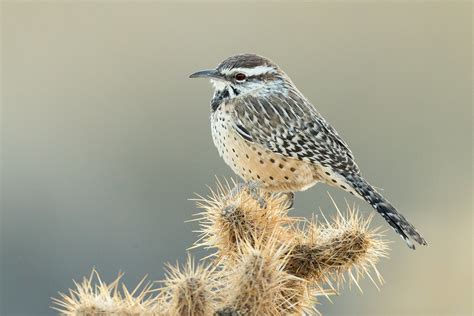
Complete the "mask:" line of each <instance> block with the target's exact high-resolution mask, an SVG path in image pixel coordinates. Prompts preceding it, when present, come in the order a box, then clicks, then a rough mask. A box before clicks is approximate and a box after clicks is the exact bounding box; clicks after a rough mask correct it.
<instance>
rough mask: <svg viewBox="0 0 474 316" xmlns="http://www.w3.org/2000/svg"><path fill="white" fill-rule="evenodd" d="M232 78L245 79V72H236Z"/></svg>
mask: <svg viewBox="0 0 474 316" xmlns="http://www.w3.org/2000/svg"><path fill="white" fill-rule="evenodd" d="M234 78H235V80H237V81H244V80H245V79H247V76H246V75H245V74H243V73H241V72H239V73H236V74H235V77H234Z"/></svg>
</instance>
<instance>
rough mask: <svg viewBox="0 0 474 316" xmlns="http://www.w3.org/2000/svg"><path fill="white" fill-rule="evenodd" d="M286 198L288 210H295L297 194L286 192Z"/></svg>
mask: <svg viewBox="0 0 474 316" xmlns="http://www.w3.org/2000/svg"><path fill="white" fill-rule="evenodd" d="M283 195H284V196H286V208H287V209H288V210H289V209H290V208H293V206H294V205H295V193H293V192H285V193H283Z"/></svg>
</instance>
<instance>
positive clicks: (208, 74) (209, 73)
mask: <svg viewBox="0 0 474 316" xmlns="http://www.w3.org/2000/svg"><path fill="white" fill-rule="evenodd" d="M189 78H212V79H221V80H222V79H223V78H222V76H221V74H219V72H218V71H217V70H215V69H209V70H201V71H198V72H195V73H193V74H191V75H190V76H189Z"/></svg>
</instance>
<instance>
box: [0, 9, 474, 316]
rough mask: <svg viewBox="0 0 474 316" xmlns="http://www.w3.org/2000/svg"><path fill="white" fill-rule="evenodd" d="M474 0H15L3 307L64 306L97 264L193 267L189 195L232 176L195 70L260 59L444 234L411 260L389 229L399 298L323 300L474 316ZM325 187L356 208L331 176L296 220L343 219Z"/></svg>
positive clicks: (429, 232)
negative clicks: (317, 215) (62, 296)
mask: <svg viewBox="0 0 474 316" xmlns="http://www.w3.org/2000/svg"><path fill="white" fill-rule="evenodd" d="M471 6H472V4H471V3H470V2H469V1H466V2H458V1H437V2H422V1H412V2H405V1H403V2H398V3H395V2H384V1H378V2H326V1H325V2H316V3H297V2H293V1H289V2H286V3H284V2H283V3H269V2H267V3H258V4H257V3H252V2H245V3H239V2H231V3H230V2H227V3H222V2H201V3H191V2H188V3H186V2H177V3H171V2H167V3H166V2H153V1H148V2H135V1H128V2H127V1H124V2H112V1H67V2H66V1H65V2H60V1H54V2H53V1H51V2H44V1H2V2H1V10H2V12H1V44H2V47H1V55H2V56H1V80H2V82H1V92H2V98H1V102H2V109H1V110H2V111H1V117H2V121H1V132H2V139H1V162H2V174H1V213H0V220H1V257H0V262H1V302H0V305H1V309H0V314H1V315H52V314H54V312H53V311H52V310H51V309H50V308H49V305H50V297H51V296H55V295H56V292H57V291H65V290H67V289H68V288H69V287H71V286H72V279H76V280H77V279H80V278H81V277H82V276H83V275H87V274H89V273H90V271H91V269H92V267H94V266H95V267H97V269H98V270H99V271H100V272H101V274H102V276H103V277H104V279H105V280H108V281H110V280H112V279H113V278H114V277H115V276H116V273H117V272H118V271H119V270H122V271H125V272H126V275H125V278H124V280H125V282H126V283H127V284H128V285H129V286H134V285H135V284H136V282H138V281H139V279H141V278H142V277H143V275H144V274H149V276H150V278H151V279H161V278H162V277H163V268H162V267H163V264H164V263H165V262H169V261H171V262H175V261H176V260H180V261H183V259H184V258H185V256H186V252H185V249H186V248H187V247H189V246H191V245H192V243H193V241H194V240H195V239H196V236H197V234H196V233H194V232H193V230H196V229H197V228H198V227H197V224H196V223H185V221H186V220H189V219H191V218H193V215H194V214H196V213H197V210H196V209H195V207H194V203H193V202H192V201H189V200H188V198H192V197H194V192H197V193H200V194H206V193H207V192H208V190H207V188H206V185H208V184H209V185H213V183H214V181H215V179H214V176H215V175H218V176H233V175H232V173H231V171H230V169H229V168H228V167H227V166H226V165H225V164H224V162H223V161H222V160H221V159H220V158H219V156H218V154H217V151H216V150H215V149H214V147H213V144H212V141H211V136H210V129H209V121H208V117H209V105H208V104H209V100H210V97H211V93H212V89H211V87H210V85H209V84H208V83H207V82H205V81H204V80H200V81H199V80H188V78H187V77H188V75H189V74H190V73H191V72H193V71H196V70H200V69H203V68H208V67H212V66H215V65H217V64H218V63H219V62H220V61H221V60H222V59H224V58H225V57H227V56H229V55H232V54H236V53H240V52H256V53H259V54H262V55H265V56H267V57H270V58H271V59H273V60H274V61H276V62H277V63H278V64H280V66H281V67H282V68H283V69H284V70H285V71H286V72H287V73H288V74H289V75H290V76H291V77H292V79H293V80H294V82H295V83H296V84H297V86H298V87H299V89H300V90H301V91H302V92H303V93H304V94H305V95H306V96H307V97H308V98H309V99H310V100H312V101H313V102H314V103H315V104H316V105H317V107H318V109H319V111H320V112H321V113H322V114H323V115H324V116H325V117H326V118H327V119H328V120H329V121H330V122H331V123H332V124H333V125H334V126H335V127H336V128H337V129H338V131H339V132H340V134H341V135H342V136H343V138H344V139H345V140H346V141H347V142H348V143H349V144H350V146H351V148H352V149H353V151H354V153H355V155H356V158H357V161H358V163H359V166H360V167H361V169H362V170H363V173H364V174H365V176H366V177H367V178H368V179H369V180H370V181H371V182H372V183H373V184H375V185H376V186H378V187H381V188H384V193H385V195H386V196H387V197H388V198H389V199H390V200H392V201H393V202H394V204H395V205H397V206H398V208H399V209H400V210H401V211H402V212H403V213H404V214H406V215H407V217H408V218H409V219H410V220H411V221H412V222H413V223H414V224H415V225H416V226H417V227H418V228H419V230H420V231H421V232H422V233H423V234H424V236H425V237H426V239H427V240H428V242H429V247H426V248H420V249H418V250H416V251H415V252H413V251H410V250H409V249H408V248H407V247H406V246H405V244H404V243H403V242H402V241H401V240H400V239H399V238H398V237H397V236H396V235H395V234H394V233H393V232H392V231H391V230H388V231H387V234H388V238H389V239H391V240H393V241H394V243H393V244H392V251H391V259H390V260H383V261H382V262H381V264H380V265H379V269H380V271H381V272H382V274H383V275H384V277H385V280H386V284H385V285H384V286H383V287H382V291H381V292H378V291H377V290H376V289H375V287H374V286H373V285H372V284H371V283H370V281H368V280H365V281H363V282H362V288H363V289H364V294H363V295H362V294H361V293H360V292H359V291H358V290H357V289H352V290H349V289H346V290H344V291H343V292H342V295H341V296H340V297H336V298H334V299H333V301H334V304H331V303H330V302H328V301H324V300H323V301H322V305H320V306H319V310H320V311H322V312H323V314H324V315H470V314H471V311H472V310H471V308H472V294H473V293H472V249H473V248H472V236H473V234H472V223H473V222H472V108H471V88H472V64H471V56H472V48H471V38H472V33H471V32H472V30H471V27H472V26H471V19H472V16H471V14H472V7H471ZM327 192H330V193H331V194H332V195H333V196H334V197H335V199H336V201H337V202H338V203H339V204H340V205H343V204H344V203H345V202H344V199H347V200H348V201H349V202H353V201H354V200H353V199H352V198H351V196H348V195H347V194H345V193H343V192H338V191H337V190H334V189H332V188H329V187H327V186H324V185H318V186H316V187H315V188H312V189H311V190H309V191H307V192H303V193H299V194H298V195H297V202H296V209H295V210H294V211H293V214H295V215H300V216H310V215H311V213H313V212H318V208H319V207H321V208H322V209H323V210H325V212H326V214H333V212H334V208H333V207H332V206H331V202H330V200H329V198H328V196H327ZM357 203H358V204H359V205H360V207H361V209H362V210H364V211H366V212H367V213H368V212H370V207H369V206H368V205H367V204H365V203H363V202H359V201H357ZM374 224H375V225H380V224H384V222H383V220H381V219H380V218H377V219H376V221H375V223H374ZM194 254H195V255H196V256H198V257H202V256H203V255H205V252H203V251H195V252H194Z"/></svg>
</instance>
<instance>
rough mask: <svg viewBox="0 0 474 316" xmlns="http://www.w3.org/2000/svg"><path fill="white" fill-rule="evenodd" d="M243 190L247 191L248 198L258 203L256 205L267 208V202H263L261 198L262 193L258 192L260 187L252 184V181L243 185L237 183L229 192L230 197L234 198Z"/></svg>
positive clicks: (254, 183)
mask: <svg viewBox="0 0 474 316" xmlns="http://www.w3.org/2000/svg"><path fill="white" fill-rule="evenodd" d="M244 189H247V190H248V192H249V194H250V196H251V197H252V198H253V199H254V200H255V201H257V202H258V205H259V206H260V207H261V208H267V202H266V201H265V199H264V198H263V197H262V192H261V190H260V185H259V184H258V183H257V182H254V181H248V182H244V183H241V182H239V183H237V185H236V186H235V188H233V189H232V190H231V191H230V195H231V196H236V195H237V194H239V193H240V192H242V190H244Z"/></svg>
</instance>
